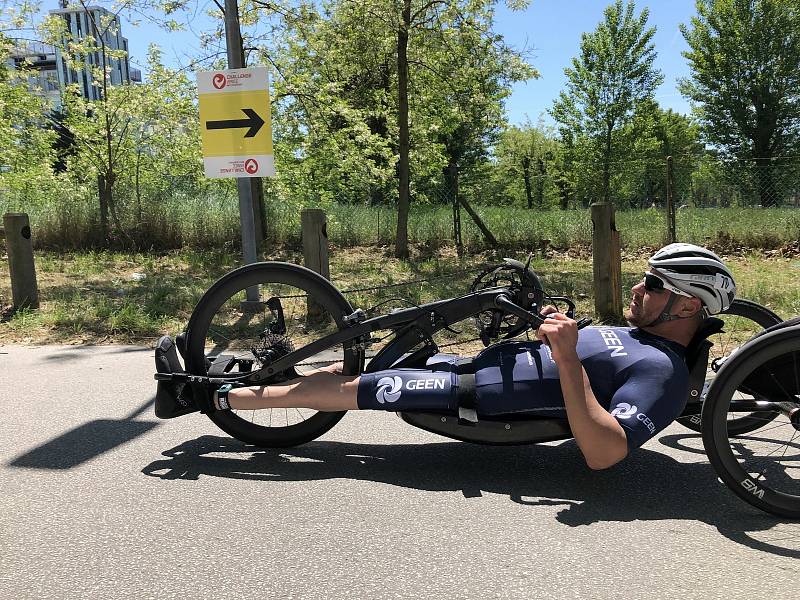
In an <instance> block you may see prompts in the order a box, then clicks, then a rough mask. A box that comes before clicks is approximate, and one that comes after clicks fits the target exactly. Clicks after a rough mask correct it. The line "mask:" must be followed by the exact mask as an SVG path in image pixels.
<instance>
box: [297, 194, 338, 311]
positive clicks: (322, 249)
mask: <svg viewBox="0 0 800 600" xmlns="http://www.w3.org/2000/svg"><path fill="white" fill-rule="evenodd" d="M300 226H301V234H300V235H301V237H302V239H303V264H304V265H305V266H306V267H308V268H309V269H311V270H312V271H316V272H317V273H319V274H320V275H322V276H323V277H324V278H325V279H330V278H331V270H330V263H329V260H328V219H327V217H326V216H325V211H324V210H322V209H321V208H305V209H303V211H302V212H301V213H300ZM308 318H309V320H312V321H315V322H318V323H319V322H324V321H327V315H326V313H325V310H324V309H323V308H322V307H321V306H319V305H318V304H317V303H315V302H314V301H312V300H311V299H309V300H308Z"/></svg>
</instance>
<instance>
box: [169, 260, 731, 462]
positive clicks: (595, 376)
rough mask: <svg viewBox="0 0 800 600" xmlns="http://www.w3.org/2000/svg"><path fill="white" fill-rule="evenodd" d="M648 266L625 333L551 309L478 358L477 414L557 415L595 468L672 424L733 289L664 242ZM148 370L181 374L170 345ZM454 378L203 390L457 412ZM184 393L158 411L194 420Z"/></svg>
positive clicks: (432, 364) (374, 378) (227, 405)
mask: <svg viewBox="0 0 800 600" xmlns="http://www.w3.org/2000/svg"><path fill="white" fill-rule="evenodd" d="M648 262H649V265H650V270H649V271H648V272H647V273H645V276H644V279H643V280H642V281H641V282H639V283H638V284H636V285H635V286H633V288H632V289H631V293H632V298H631V302H630V306H629V308H628V310H627V311H626V314H625V318H626V319H627V321H628V323H629V324H630V325H631V327H591V328H586V329H583V330H581V331H580V335H579V331H578V327H577V324H576V322H575V321H574V320H572V319H570V318H569V317H567V316H566V315H564V314H561V313H559V312H557V310H556V309H555V307H552V306H548V307H545V308H544V310H542V313H541V314H542V315H546V316H547V319H546V321H545V323H544V324H542V325H541V326H540V327H539V328H538V329H537V331H536V336H537V338H538V340H540V341H536V342H530V341H508V342H503V343H499V344H495V345H493V346H490V347H489V348H487V349H486V350H484V351H482V352H481V353H479V354H478V355H477V356H476V357H475V358H474V359H473V360H472V361H471V362H470V367H469V376H470V379H469V382H470V384H471V383H472V381H473V379H472V378H473V377H474V395H475V402H474V404H475V407H476V411H477V414H478V416H484V417H486V416H496V415H506V414H514V413H516V414H522V415H525V416H543V417H564V416H565V415H566V418H567V419H568V421H569V425H570V428H571V430H572V434H573V435H574V437H575V440H576V441H577V443H578V446H579V447H580V449H581V452H582V453H583V456H584V458H585V460H586V463H587V465H588V466H589V467H590V468H592V469H604V468H607V467H610V466H612V465H614V464H616V463H617V462H619V461H620V460H622V459H623V458H625V457H626V456H627V454H628V452H629V451H630V450H632V449H635V448H638V447H639V446H641V445H642V444H643V443H644V442H646V441H647V440H649V439H650V438H651V437H653V436H654V435H655V434H656V433H658V432H659V431H661V430H662V429H664V428H665V427H667V425H669V424H670V423H671V422H672V421H673V420H675V419H676V418H677V417H678V416H679V415H680V413H681V411H682V410H683V407H684V404H685V401H686V396H687V392H688V370H687V367H686V364H685V361H684V355H685V350H686V345H687V344H688V343H689V341H690V340H691V339H692V337H693V336H694V334H695V332H696V331H697V329H698V327H699V326H700V324H701V323H702V321H703V319H704V318H705V317H706V316H708V315H710V314H716V313H719V312H722V311H724V310H726V309H727V308H728V307H729V306H730V304H731V302H732V301H733V298H734V295H735V292H736V286H735V283H734V279H733V276H732V275H731V273H730V271H729V270H728V269H727V267H726V266H725V265H724V264H723V262H722V260H721V259H720V258H719V257H718V256H717V255H716V254H714V253H713V252H711V251H709V250H707V249H705V248H701V247H699V246H695V245H692V244H670V245H669V246H666V247H664V248H662V249H661V250H659V251H658V252H656V253H655V254H654V255H653V256H652V258H650V260H649V261H648ZM156 369H157V370H158V371H159V372H161V373H174V372H179V371H181V370H182V367H181V365H180V362H179V361H178V356H177V352H176V349H175V345H174V343H173V342H172V340H171V339H170V338H169V337H164V338H162V339H161V340H160V341H159V345H158V347H157V348H156ZM463 372H464V369H463V361H461V360H459V358H458V357H447V356H444V357H443V356H442V355H438V356H436V357H434V358H432V359H429V361H428V364H427V366H426V367H425V368H423V369H391V370H385V371H378V372H375V373H368V374H362V375H361V376H355V377H354V376H343V375H341V374H339V373H338V372H337V369H336V366H330V367H326V368H322V369H317V370H314V371H311V372H307V373H304V376H303V377H301V378H299V379H296V380H293V381H290V382H287V383H284V384H280V385H269V386H261V387H231V386H230V385H229V384H226V385H224V386H222V387H220V388H218V389H217V387H216V386H210V387H209V388H208V394H209V395H210V397H211V401H212V402H213V406H214V407H215V409H216V410H231V409H243V410H253V409H263V408H311V409H315V410H318V411H343V410H363V409H377V410H389V411H395V412H400V411H403V412H408V411H426V412H455V411H456V410H457V408H458V402H459V394H463V392H464V390H463V387H464V386H463V385H462V381H465V380H463V379H462V376H463ZM460 387H461V388H462V389H459V388H460ZM470 389H471V388H470ZM183 390H185V391H181V388H179V387H171V388H170V387H164V388H160V391H159V394H158V396H157V397H156V414H157V415H158V416H159V417H161V418H171V417H175V416H180V415H183V414H187V413H190V412H195V411H197V410H198V407H197V405H196V403H195V402H194V401H193V400H192V398H191V393H189V391H190V386H188V385H187V386H185V387H184V388H183Z"/></svg>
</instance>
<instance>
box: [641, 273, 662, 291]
mask: <svg viewBox="0 0 800 600" xmlns="http://www.w3.org/2000/svg"><path fill="white" fill-rule="evenodd" d="M644 289H646V290H647V291H648V292H663V291H664V280H663V279H661V278H660V277H658V276H657V275H653V274H652V273H645V274H644Z"/></svg>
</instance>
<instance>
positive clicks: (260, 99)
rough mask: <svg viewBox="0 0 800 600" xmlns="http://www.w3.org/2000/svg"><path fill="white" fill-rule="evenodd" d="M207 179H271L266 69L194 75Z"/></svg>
mask: <svg viewBox="0 0 800 600" xmlns="http://www.w3.org/2000/svg"><path fill="white" fill-rule="evenodd" d="M197 87H198V92H199V98H200V128H201V136H202V141H203V161H204V163H205V172H206V177H215V178H217V177H264V176H274V175H275V164H274V159H273V155H272V127H271V123H270V112H269V91H268V80H267V69H266V68H263V67H257V68H253V69H228V70H223V71H201V72H199V73H198V74H197Z"/></svg>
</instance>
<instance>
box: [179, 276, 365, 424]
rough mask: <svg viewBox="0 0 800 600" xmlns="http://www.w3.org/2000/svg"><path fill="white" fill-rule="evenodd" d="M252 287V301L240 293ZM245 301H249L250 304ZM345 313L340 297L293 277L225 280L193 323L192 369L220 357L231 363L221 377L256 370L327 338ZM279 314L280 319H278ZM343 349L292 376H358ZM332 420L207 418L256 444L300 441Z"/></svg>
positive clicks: (229, 414) (262, 413)
mask: <svg viewBox="0 0 800 600" xmlns="http://www.w3.org/2000/svg"><path fill="white" fill-rule="evenodd" d="M256 284H257V292H256V294H255V295H253V294H251V295H250V296H248V293H247V291H246V290H247V288H248V287H251V288H252V287H253V286H255V285H256ZM248 298H255V301H252V300H248ZM276 300H277V301H278V303H279V304H278V305H277V306H279V309H278V310H276V305H275V301H276ZM348 312H349V306H348V305H347V302H346V301H345V300H344V299H343V298H342V297H341V296H338V297H336V296H334V295H332V294H330V293H329V292H326V290H322V289H320V287H318V286H317V285H316V282H314V281H311V280H309V281H306V280H305V278H304V277H298V276H297V274H296V273H293V272H288V274H287V273H282V272H280V271H274V270H268V271H254V272H253V273H251V274H250V276H249V277H248V276H239V277H232V278H231V279H230V281H228V282H227V283H225V284H224V285H222V286H221V287H220V288H219V289H218V290H216V292H215V294H214V296H213V304H209V305H208V306H207V307H206V310H205V314H204V315H203V316H202V318H199V319H197V320H196V321H195V320H194V317H193V321H195V322H194V323H192V324H190V331H191V334H190V335H191V338H190V353H191V354H192V361H191V362H192V363H193V365H198V364H200V365H202V364H203V363H204V359H210V360H212V361H213V360H214V359H216V358H217V357H219V356H221V355H229V356H232V357H233V358H234V366H233V368H232V369H231V370H230V371H228V372H227V374H228V375H236V374H239V373H246V372H247V371H248V369H251V370H258V369H260V368H261V367H262V366H264V365H265V364H267V363H268V362H269V361H270V360H274V359H276V358H278V357H280V356H282V355H284V354H286V353H287V352H288V351H290V350H292V349H296V348H299V347H301V346H303V345H305V344H307V343H308V342H310V341H313V340H315V339H319V338H321V337H324V336H325V335H328V334H330V333H334V332H335V331H337V330H338V329H339V328H340V327H341V319H342V316H343V315H345V314H347V313H348ZM280 313H282V317H283V318H282V319H280V318H279V316H278V315H279V314H280ZM281 324H282V325H283V326H281ZM349 347H350V346H349V345H348V346H347V347H346V346H345V345H344V344H338V345H336V346H333V347H332V348H331V349H330V350H326V351H325V352H323V353H320V354H318V355H316V356H312V357H310V358H309V359H307V360H304V361H302V363H300V364H299V365H297V371H298V373H308V372H309V371H311V370H313V369H317V368H323V367H329V366H330V365H332V364H335V363H339V362H343V363H344V364H343V373H344V374H355V373H357V372H358V369H359V367H358V358H357V357H356V355H355V354H354V353H353V352H350V351H347V352H346V351H345V350H346V349H347V348H349ZM248 361H249V362H250V363H251V364H248ZM197 370H198V368H197V367H194V368H193V371H197ZM203 371H204V372H205V369H203ZM296 380H297V379H296V377H295V376H294V374H293V373H291V372H285V373H284V374H283V376H280V375H279V376H276V377H273V378H271V379H270V380H269V381H268V382H265V383H268V384H271V385H272V384H274V385H287V384H290V383H291V381H296ZM335 415H338V413H323V412H318V411H316V410H312V409H306V408H289V409H284V408H273V409H261V410H231V411H219V412H216V413H213V415H212V418H213V419H214V420H215V421H216V422H217V423H218V424H219V425H221V426H223V429H226V430H230V429H231V428H234V429H235V430H236V434H237V437H247V438H249V439H252V440H256V439H258V440H261V439H262V436H270V437H274V436H277V438H280V437H281V436H296V435H304V432H312V431H314V430H316V429H319V427H320V426H321V425H322V424H324V423H325V422H327V421H330V420H331V419H332V418H334V416H335ZM229 432H230V431H229Z"/></svg>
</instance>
